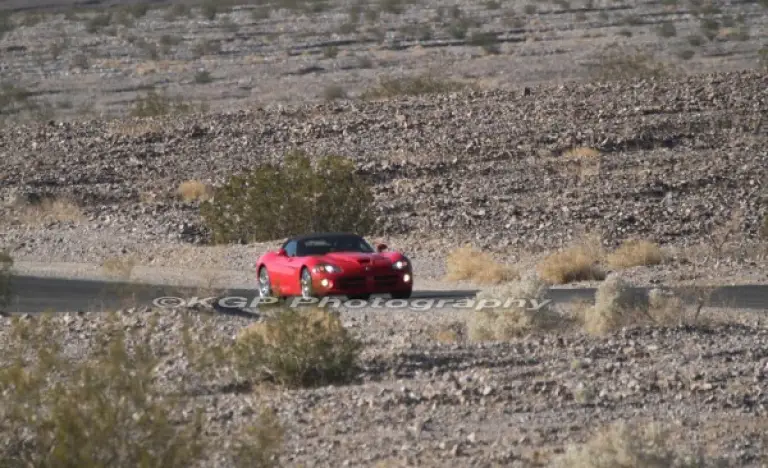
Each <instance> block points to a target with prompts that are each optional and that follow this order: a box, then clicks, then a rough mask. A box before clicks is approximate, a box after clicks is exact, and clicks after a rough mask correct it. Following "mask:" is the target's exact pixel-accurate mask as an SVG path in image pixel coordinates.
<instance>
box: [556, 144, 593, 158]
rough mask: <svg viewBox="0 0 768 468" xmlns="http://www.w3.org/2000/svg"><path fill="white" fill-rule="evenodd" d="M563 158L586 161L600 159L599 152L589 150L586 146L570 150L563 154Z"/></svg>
mask: <svg viewBox="0 0 768 468" xmlns="http://www.w3.org/2000/svg"><path fill="white" fill-rule="evenodd" d="M563 156H565V157H566V158H586V159H594V158H598V157H600V151H598V150H596V149H594V148H589V147H586V146H578V147H576V148H571V149H569V150H567V151H565V152H564V153H563Z"/></svg>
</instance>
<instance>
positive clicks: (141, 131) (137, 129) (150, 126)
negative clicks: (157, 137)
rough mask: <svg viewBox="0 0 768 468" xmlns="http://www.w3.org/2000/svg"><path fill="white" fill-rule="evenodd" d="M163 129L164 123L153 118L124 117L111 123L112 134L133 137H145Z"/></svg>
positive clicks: (110, 131) (110, 130)
mask: <svg viewBox="0 0 768 468" xmlns="http://www.w3.org/2000/svg"><path fill="white" fill-rule="evenodd" d="M162 130H163V127H162V124H161V123H160V122H159V121H158V120H154V119H151V118H144V119H138V118H134V119H123V120H117V121H113V122H111V123H110V124H109V133H110V134H111V135H120V136H126V137H132V138H140V137H145V136H147V135H152V134H155V133H160V132H162Z"/></svg>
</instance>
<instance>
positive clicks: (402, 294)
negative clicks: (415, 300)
mask: <svg viewBox="0 0 768 468" xmlns="http://www.w3.org/2000/svg"><path fill="white" fill-rule="evenodd" d="M411 293H412V291H398V292H393V293H391V294H390V296H392V299H410V298H411Z"/></svg>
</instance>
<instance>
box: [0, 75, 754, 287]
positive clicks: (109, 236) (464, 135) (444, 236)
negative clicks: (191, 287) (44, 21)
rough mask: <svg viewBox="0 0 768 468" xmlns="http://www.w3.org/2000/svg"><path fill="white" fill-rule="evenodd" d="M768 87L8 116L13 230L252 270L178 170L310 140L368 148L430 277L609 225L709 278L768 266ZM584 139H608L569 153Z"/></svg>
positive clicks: (700, 85)
mask: <svg viewBox="0 0 768 468" xmlns="http://www.w3.org/2000/svg"><path fill="white" fill-rule="evenodd" d="M766 90H768V78H766V75H765V74H764V73H762V72H758V71H741V72H730V73H717V74H706V75H699V76H694V77H685V78H675V79H667V80H664V79H657V80H645V81H637V82H632V83H589V84H575V83H574V84H567V85H560V86H551V85H549V86H547V85H541V86H538V87H533V88H532V92H531V95H529V96H525V95H524V93H521V92H514V91H492V92H462V93H454V94H449V95H442V96H437V97H431V98H426V97H419V98H400V99H394V100H387V101H381V102H367V103H359V102H355V103H352V102H346V103H333V104H328V103H326V104H303V105H296V106H293V107H286V106H274V107H266V108H260V109H254V110H250V111H238V112H231V113H223V114H221V113H220V114H206V115H194V116H176V117H167V118H157V119H150V120H148V121H143V122H142V121H136V120H117V121H86V122H76V123H69V122H53V121H52V122H50V123H48V124H39V125H33V126H25V125H16V126H10V127H8V128H7V130H6V131H5V132H3V134H2V135H0V157H2V160H3V174H4V176H3V178H2V179H0V196H1V197H2V199H4V200H6V203H5V205H4V207H3V208H2V219H3V221H2V223H3V230H2V232H0V245H5V246H8V247H10V248H11V250H12V254H13V255H14V256H15V257H17V259H18V260H20V261H30V262H40V261H44V262H82V263H91V264H99V263H101V262H102V261H103V260H104V259H106V258H112V257H116V256H121V255H133V256H135V257H136V258H138V259H139V261H140V263H144V264H151V265H157V266H170V265H171V264H174V263H175V264H176V266H181V262H183V258H182V257H184V255H185V254H186V253H190V252H193V254H192V256H193V258H192V259H190V264H194V265H197V266H200V267H204V266H205V265H209V266H210V267H211V268H218V269H225V270H240V271H248V270H249V269H250V265H251V264H252V261H253V259H254V258H255V255H256V254H258V252H260V251H263V250H264V248H266V247H265V245H258V246H245V247H241V246H233V247H228V248H219V247H216V248H208V247H203V248H199V249H198V248H195V246H196V245H200V244H202V243H204V242H205V239H206V230H205V228H204V226H202V225H201V222H200V219H199V216H198V213H197V206H196V204H195V203H184V202H182V201H180V200H178V198H177V197H176V196H175V189H176V187H178V185H179V184H180V183H181V182H183V181H185V180H190V179H199V180H202V181H205V182H208V183H212V184H220V183H223V182H224V181H225V180H226V179H227V177H229V176H230V175H232V174H234V173H237V172H239V171H242V170H246V169H249V168H252V167H253V166H254V165H256V164H258V163H260V162H263V161H267V160H273V159H277V158H279V157H280V156H281V155H282V154H283V153H284V152H286V151H289V150H291V149H293V148H296V147H301V148H302V149H305V150H307V151H310V152H312V153H313V154H325V153H329V152H332V153H337V154H341V155H344V156H348V157H350V158H353V159H354V160H355V161H356V162H357V166H358V172H359V173H360V174H361V175H362V176H364V177H367V178H368V179H369V180H370V181H371V184H372V187H373V190H374V192H375V194H376V200H377V210H378V213H379V216H380V221H381V228H380V229H379V232H377V233H376V234H375V235H376V236H381V237H382V238H384V239H388V242H389V243H390V244H393V245H397V246H401V247H403V248H405V249H406V250H407V251H408V252H410V253H411V254H412V255H414V256H415V257H423V258H424V262H425V264H429V265H436V266H435V269H434V270H433V269H431V268H428V269H426V270H424V273H423V274H424V276H428V277H436V276H439V274H440V272H439V271H438V270H437V268H439V264H440V263H441V262H442V260H443V259H444V257H445V255H446V254H447V252H448V251H450V250H451V249H452V248H455V247H456V246H457V245H459V244H462V243H466V242H470V243H473V244H474V245H476V246H477V247H479V248H483V249H487V250H490V251H493V252H495V253H496V254H498V255H499V256H502V257H505V258H507V259H511V260H512V261H519V260H520V259H521V258H522V257H523V256H524V255H529V256H530V255H532V256H534V257H535V256H536V255H541V254H542V253H543V252H546V251H551V250H552V249H556V248H559V247H562V246H564V245H568V244H569V243H571V242H573V241H575V240H578V239H579V237H580V236H581V234H584V233H590V234H593V233H600V234H601V235H602V239H603V243H604V245H605V246H607V247H614V246H616V245H618V243H619V242H620V241H622V240H624V239H627V238H632V237H642V238H647V239H649V240H652V241H655V242H658V243H660V244H662V245H663V246H665V247H668V248H670V249H672V250H674V251H675V252H677V253H678V255H673V257H674V260H673V261H672V263H671V264H668V265H666V266H664V271H663V272H662V275H663V276H666V277H667V278H668V279H671V280H678V281H684V280H686V277H691V276H693V275H695V274H698V273H696V272H694V270H693V268H692V266H691V263H692V261H691V259H693V260H696V261H697V263H702V264H704V267H701V266H697V268H698V269H699V271H701V270H705V269H706V270H707V274H708V275H709V276H712V277H720V278H722V277H730V278H731V279H734V278H738V277H739V276H741V277H742V278H750V279H752V280H756V281H763V282H764V281H765V279H766V277H765V274H764V271H765V265H766V263H765V262H766V257H765V252H766V250H765V242H764V241H761V240H760V239H759V238H758V230H759V226H760V223H761V220H762V219H763V218H764V217H765V216H766V208H765V207H766V192H765V183H766V180H768V179H767V178H766V168H767V167H768V149H766V148H767V147H766V146H765V142H766V141H768V139H766V131H768V130H767V128H768V127H766V126H765V125H766V123H765V120H764V117H763V116H764V115H768V91H766ZM582 147H585V148H594V149H596V150H599V151H600V155H599V156H598V157H591V156H589V155H587V156H578V155H576V156H571V155H569V154H568V153H567V151H568V150H569V149H572V148H582ZM46 196H56V197H59V198H68V199H70V200H73V201H74V203H76V204H77V205H78V207H79V208H78V209H79V210H80V211H81V212H82V216H81V217H80V218H79V219H76V220H74V221H73V220H72V219H75V218H74V217H72V216H69V217H67V216H59V220H57V219H55V218H50V219H47V220H42V221H41V223H40V224H35V223H32V224H30V222H29V217H28V216H27V217H25V216H24V213H26V211H24V210H25V209H27V208H25V206H27V207H28V206H29V203H30V201H32V202H34V201H35V200H39V199H42V198H44V197H46ZM65 214H66V213H65ZM736 214H738V215H740V216H741V217H739V218H734V215H736ZM731 221H735V222H736V224H735V231H734V233H733V234H734V235H733V236H732V238H731V239H730V240H729V243H728V244H726V248H725V249H724V252H723V253H722V255H721V256H720V258H719V259H718V258H715V257H714V256H713V254H712V253H713V249H712V247H713V246H714V244H715V242H714V241H713V239H712V236H713V235H714V236H715V237H717V236H718V231H719V230H722V229H724V227H725V226H726V225H727V224H728V223H729V222H731ZM270 245H272V244H270ZM185 246H189V248H187V247H185ZM251 247H253V248H251ZM696 249H699V250H698V251H697V250H696ZM707 250H708V253H707ZM708 259H709V261H707V260H708ZM718 260H719V261H718ZM670 265H671V266H670ZM645 275H646V276H645V278H646V279H648V280H650V279H651V278H649V276H648V275H657V272H656V271H655V270H654V271H653V272H652V273H646V274H645ZM705 276H706V275H705Z"/></svg>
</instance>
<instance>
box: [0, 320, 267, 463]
mask: <svg viewBox="0 0 768 468" xmlns="http://www.w3.org/2000/svg"><path fill="white" fill-rule="evenodd" d="M101 315H102V317H101V318H99V319H90V321H99V322H100V323H98V324H95V323H93V324H92V325H97V326H95V327H87V325H88V323H85V322H83V323H80V326H81V327H82V326H84V325H85V326H86V327H87V328H90V329H91V330H92V333H89V334H88V335H87V337H86V338H83V336H80V335H81V334H79V333H78V335H79V336H78V337H77V340H76V341H77V347H76V348H75V347H73V343H74V341H73V340H72V337H71V336H70V330H71V327H72V326H76V325H77V322H78V320H82V318H63V316H62V315H60V314H57V315H56V316H54V315H42V316H32V317H23V316H14V317H12V318H10V319H4V320H6V321H7V322H6V323H5V324H4V327H3V334H4V336H3V340H4V341H3V342H4V349H3V356H2V358H0V392H1V393H2V395H3V405H2V406H0V432H1V433H2V435H3V437H2V442H0V444H2V450H3V453H4V460H3V461H4V465H3V466H8V467H19V468H21V467H30V466H34V467H44V468H49V467H50V468H54V467H86V466H87V467H105V468H106V467H108V466H119V467H122V466H126V467H127V466H133V467H146V468H149V467H160V466H162V467H168V468H173V467H178V468H182V467H183V468H187V467H193V466H201V465H203V466H204V465H205V464H206V463H208V462H209V460H208V456H209V455H210V451H211V450H213V449H214V448H215V447H214V446H213V445H212V439H210V438H209V437H207V436H206V434H205V426H206V424H205V421H204V413H205V409H204V408H203V407H202V406H198V405H197V404H196V403H195V401H196V400H194V399H193V398H192V395H190V394H188V393H187V392H186V391H185V388H183V387H175V386H174V385H173V384H172V382H169V381H165V382H163V378H162V376H161V375H160V374H159V373H158V368H159V367H162V365H163V364H164V362H163V361H164V357H165V356H168V355H169V354H170V349H164V347H163V346H162V340H161V341H160V342H158V340H157V337H158V336H160V335H163V334H164V333H165V331H163V332H161V331H160V328H163V329H164V330H166V329H167V328H166V327H164V326H162V327H161V326H158V324H159V323H160V322H159V319H158V316H157V315H154V316H151V318H150V319H149V320H147V321H146V323H145V326H135V325H134V326H130V325H129V323H132V322H134V321H135V320H131V319H130V318H129V319H128V321H126V320H123V319H121V317H120V316H118V315H117V314H109V315H108V316H107V317H106V318H104V315H103V314H101ZM168 319H169V318H166V320H168ZM163 325H168V323H167V322H166V323H165V324H163ZM166 345H167V342H166ZM174 353H175V355H176V356H178V357H180V358H182V359H183V358H184V356H183V353H181V355H179V353H178V350H174ZM187 357H189V356H187ZM252 422H254V424H252V425H248V427H247V428H246V429H245V430H244V431H245V434H239V435H238V434H233V449H232V450H231V451H229V452H228V453H227V455H228V456H229V457H230V458H231V460H232V461H233V462H234V466H243V467H245V466H248V467H252V466H257V467H270V466H276V460H277V455H278V454H279V451H280V448H281V437H282V432H281V428H280V425H279V421H278V420H277V419H276V417H275V415H274V414H272V413H271V412H270V411H264V412H262V414H261V415H260V416H257V417H256V418H254V420H253V421H252Z"/></svg>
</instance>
